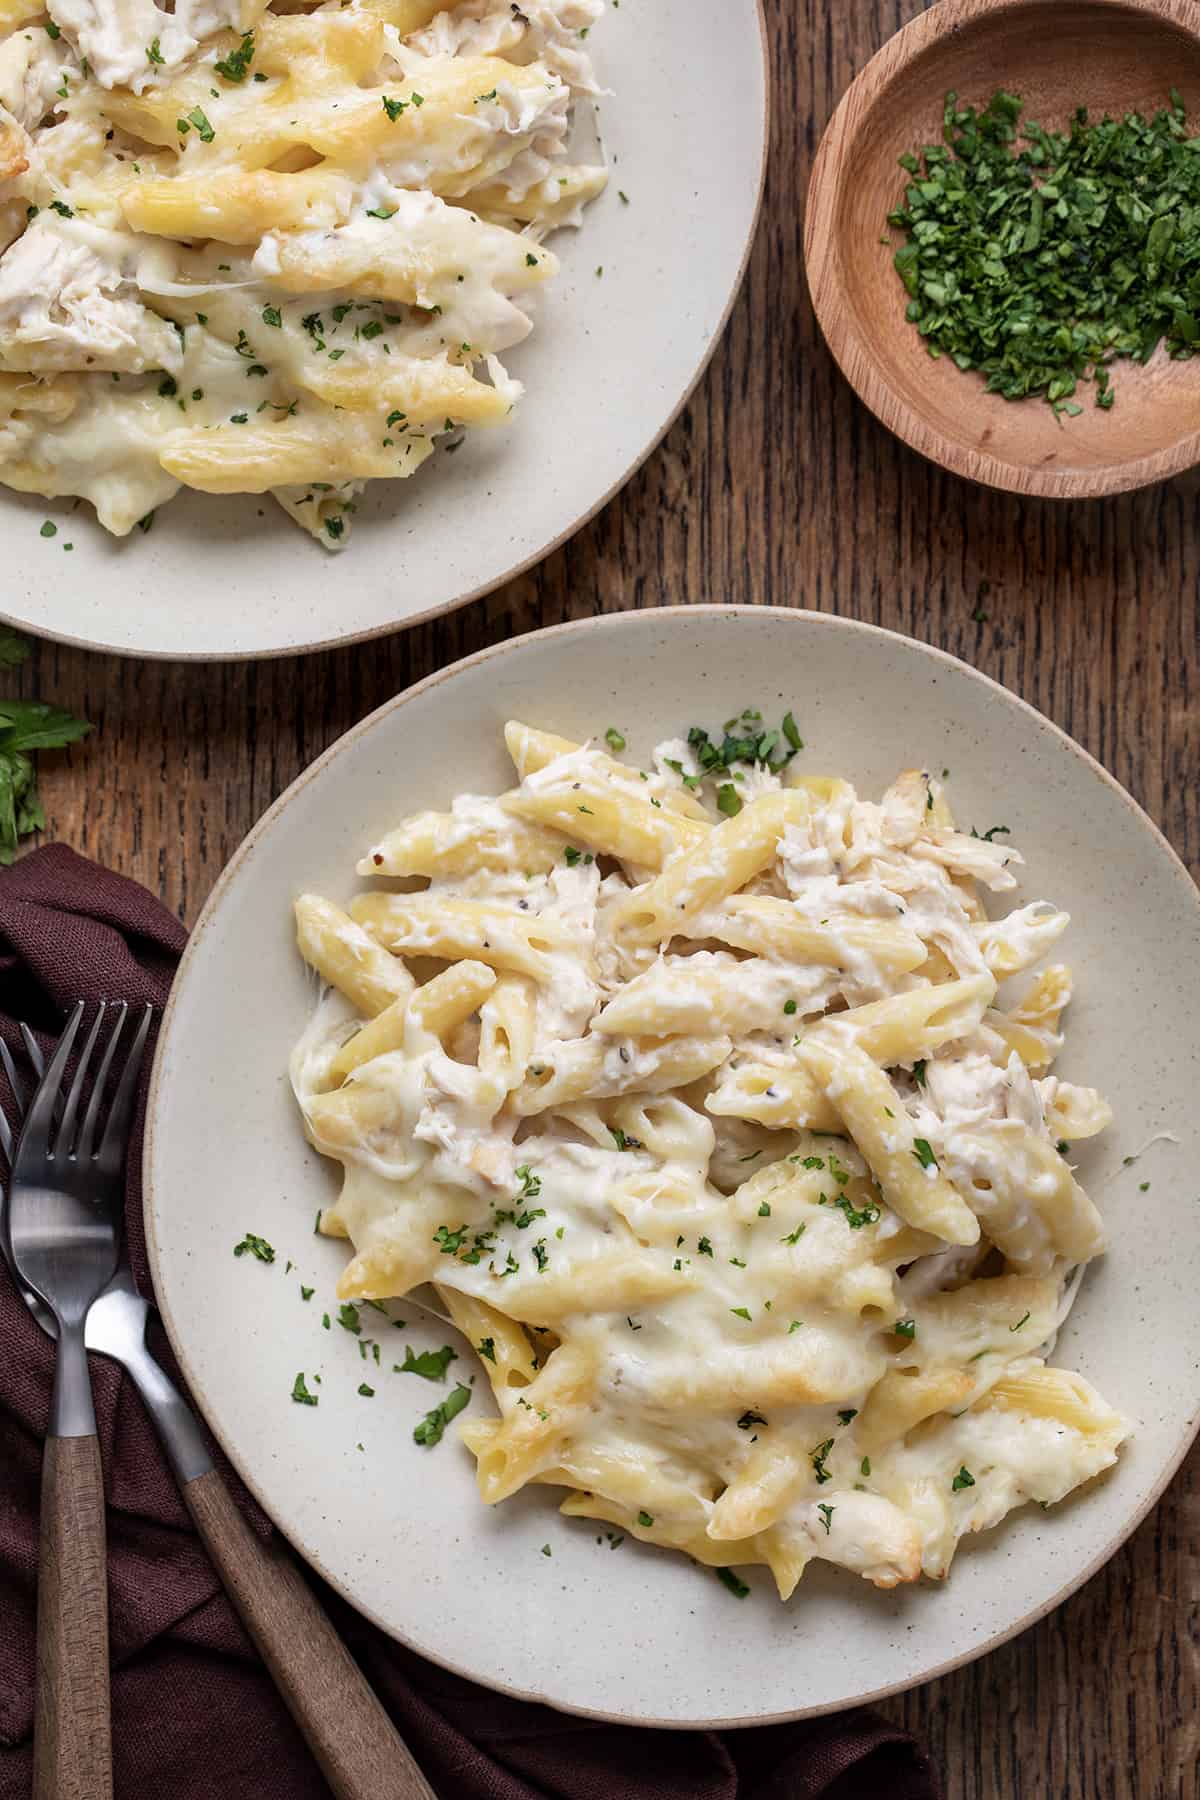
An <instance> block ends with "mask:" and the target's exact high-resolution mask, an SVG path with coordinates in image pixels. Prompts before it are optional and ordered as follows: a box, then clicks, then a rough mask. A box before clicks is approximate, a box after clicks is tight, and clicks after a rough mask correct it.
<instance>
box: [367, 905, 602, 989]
mask: <svg viewBox="0 0 1200 1800" xmlns="http://www.w3.org/2000/svg"><path fill="white" fill-rule="evenodd" d="M350 913H351V916H352V918H353V919H354V920H355V922H356V923H357V924H359V925H361V926H362V927H363V929H364V931H365V932H366V933H367V934H368V936H370V937H373V938H374V939H375V940H376V942H377V943H381V944H383V946H384V947H385V949H388V950H391V951H396V952H401V951H402V952H403V953H404V954H405V955H408V956H441V957H447V958H451V959H457V958H459V957H468V956H469V957H472V958H474V959H475V960H476V961H478V962H483V963H487V964H488V966H489V967H490V968H493V969H497V970H501V969H502V970H507V971H509V972H510V973H512V974H514V975H529V976H532V977H533V979H534V980H535V981H548V980H550V979H551V977H552V975H553V963H552V961H551V958H552V957H553V956H554V955H555V954H563V953H566V952H568V951H572V950H575V949H578V945H577V944H575V943H574V941H573V940H572V937H571V935H570V933H569V931H567V929H566V928H565V927H564V926H562V925H560V924H558V923H556V922H555V921H554V920H551V919H545V918H538V917H535V916H534V915H533V914H532V913H520V912H516V911H515V910H513V909H511V908H509V907H505V906H501V905H489V904H488V903H487V902H485V901H482V900H443V899H440V898H434V897H432V896H429V895H426V894H360V895H359V897H358V898H357V899H356V900H354V901H352V902H351V906H350Z"/></svg>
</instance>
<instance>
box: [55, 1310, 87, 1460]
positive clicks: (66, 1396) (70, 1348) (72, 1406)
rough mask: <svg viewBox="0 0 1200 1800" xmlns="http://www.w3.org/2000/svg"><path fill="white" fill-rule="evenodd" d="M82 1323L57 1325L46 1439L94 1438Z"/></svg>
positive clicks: (63, 1322)
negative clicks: (52, 1387)
mask: <svg viewBox="0 0 1200 1800" xmlns="http://www.w3.org/2000/svg"><path fill="white" fill-rule="evenodd" d="M83 1328H84V1321H83V1319H82V1318H78V1319H62V1318H60V1319H59V1321H58V1356H57V1358H56V1359H55V1364H54V1394H53V1398H52V1399H51V1402H50V1424H49V1428H48V1431H47V1435H48V1436H49V1437H95V1435H96V1411H95V1408H94V1406H93V1405H92V1384H91V1381H90V1380H89V1378H88V1366H87V1351H86V1350H85V1349H84V1342H83Z"/></svg>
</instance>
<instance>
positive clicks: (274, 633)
mask: <svg viewBox="0 0 1200 1800" xmlns="http://www.w3.org/2000/svg"><path fill="white" fill-rule="evenodd" d="M594 42H595V57H594V60H595V63H596V68H597V72H598V75H599V78H600V80H601V81H602V82H603V83H604V85H605V86H606V87H608V88H610V89H611V90H612V92H611V96H610V97H608V98H606V99H604V100H602V101H601V102H600V111H599V119H598V123H599V127H600V131H601V135H602V138H603V142H604V145H605V150H606V152H607V155H608V157H609V160H610V165H611V171H610V181H609V186H608V189H607V191H606V192H605V193H604V194H603V195H602V196H601V198H600V199H599V200H598V201H597V202H596V203H595V205H594V206H592V207H590V208H589V209H588V212H587V215H586V222H585V224H584V227H583V229H582V230H581V231H580V232H578V233H572V232H569V231H565V232H560V233H558V234H557V236H555V237H554V239H553V240H552V242H553V248H554V250H555V253H556V254H557V255H558V256H559V257H560V258H561V261H562V270H561V273H560V275H559V276H558V279H557V280H556V281H555V282H553V283H552V284H551V286H550V287H549V289H547V291H546V292H545V293H543V294H542V295H540V296H539V299H538V311H537V315H536V317H535V324H534V330H533V332H532V334H531V336H530V337H529V338H528V339H527V340H526V342H525V343H524V344H522V345H521V346H520V347H519V348H518V349H517V350H515V351H513V352H512V353H511V354H509V355H506V357H505V363H506V366H507V367H508V368H509V369H510V370H511V372H512V373H513V374H514V375H516V376H518V377H519V378H520V379H521V380H522V381H524V382H525V384H526V392H525V397H524V399H523V400H522V402H521V404H520V406H519V407H518V409H517V411H516V413H515V414H514V416H513V419H512V421H511V422H510V423H509V425H507V426H506V427H503V428H501V429H498V430H495V431H479V432H474V433H470V434H468V437H467V440H466V442H465V443H464V445H463V448H462V449H461V450H460V451H459V452H458V453H457V454H456V455H455V456H436V457H433V458H431V459H430V462H429V463H428V465H427V466H426V467H425V468H423V469H422V470H420V471H419V473H418V475H417V476H416V477H414V478H413V479H412V480H411V481H376V482H372V483H371V484H370V486H369V487H368V489H367V491H366V494H365V495H364V496H363V499H362V500H361V501H360V503H359V511H358V514H357V517H356V519H355V528H354V536H353V538H352V540H351V542H350V543H349V545H348V546H347V549H346V550H345V551H344V552H343V553H342V554H341V556H340V557H337V558H333V557H330V556H329V555H328V553H327V552H325V551H323V550H322V549H321V548H320V546H319V545H318V544H316V543H314V542H313V541H312V539H311V538H309V537H308V535H307V534H306V533H304V532H301V531H300V530H299V528H298V527H297V526H296V525H294V524H293V523H292V522H291V520H290V519H288V518H287V517H286V516H285V515H284V513H283V512H282V511H281V510H280V509H279V507H278V506H277V505H276V504H275V502H274V501H273V500H271V499H270V498H265V499H264V498H261V497H252V496H241V497H235V498H233V499H218V498H215V497H212V496H209V495H200V494H186V493H181V494H180V495H179V496H178V497H177V498H176V499H175V500H173V501H171V503H170V504H169V505H167V506H164V507H163V508H162V509H161V510H160V511H159V513H158V514H157V516H156V518H155V521H154V527H153V530H152V531H150V532H149V533H148V534H146V535H143V534H142V533H141V532H140V531H134V532H132V533H131V534H130V536H129V537H128V538H126V539H124V540H117V539H114V538H111V537H109V536H108V534H107V533H106V532H105V531H103V530H102V529H101V527H100V526H99V525H98V524H97V523H96V521H95V518H94V516H93V515H92V512H91V509H90V507H87V506H82V505H81V506H80V508H79V510H78V511H77V512H75V513H72V512H71V511H70V505H71V503H70V502H69V501H61V502H52V501H46V500H43V499H40V498H38V497H37V496H33V497H28V498H27V497H25V496H22V495H18V494H14V493H11V492H10V491H9V490H8V489H7V488H0V529H2V530H3V534H4V540H5V544H6V546H7V556H6V562H7V568H6V577H5V581H4V584H3V593H2V595H0V617H3V618H5V619H8V620H9V621H10V622H12V623H13V624H16V625H20V626H24V627H26V628H27V629H29V630H31V631H34V632H37V633H39V634H40V635H42V636H45V637H54V638H60V639H62V640H64V641H65V642H68V643H76V644H83V645H86V646H90V647H93V648H96V649H108V650H117V651H121V652H123V653H125V654H128V655H133V656H163V657H179V658H183V657H199V658H225V657H228V658H233V657H251V656H270V655H278V654H284V653H287V652H290V651H297V650H313V649H317V648H320V647H322V646H325V645H330V644H335V643H346V642H350V641H352V640H354V639H356V638H364V637H370V636H372V635H374V634H378V633H381V632H385V631H391V630H394V629H395V628H396V627H397V626H399V625H405V624H411V623H413V622H414V621H416V620H417V619H422V618H428V617H430V616H432V615H433V614H435V613H440V612H446V611H449V610H450V609H451V608H453V607H455V606H458V605H461V604H462V603H463V602H464V601H467V600H471V599H474V598H476V597H477V596H478V595H480V594H483V593H486V592H487V591H488V590H489V589H490V588H493V587H496V586H498V585H499V584H500V583H501V582H502V581H506V580H508V578H509V577H510V576H513V575H516V574H517V573H519V571H520V570H521V569H523V568H526V567H528V565H529V564H531V563H533V562H536V561H537V560H538V559H539V558H541V557H543V556H545V555H546V553H547V552H548V551H549V550H551V549H553V548H554V546H555V545H557V544H558V543H560V542H561V541H562V540H563V539H564V538H566V537H568V536H569V535H570V534H571V533H572V532H573V531H576V530H577V529H578V528H579V526H580V525H582V524H583V523H584V521H585V520H587V519H589V518H590V517H591V516H592V514H593V513H595V512H597V511H598V510H599V509H600V507H601V506H603V505H604V503H605V501H606V500H609V499H610V498H611V497H612V495H613V494H614V493H615V492H616V490H617V489H618V488H619V487H620V486H621V485H622V483H623V482H625V481H627V480H628V478H629V477H630V475H632V473H633V472H634V470H635V469H636V468H637V467H638V465H639V464H640V463H641V462H642V461H643V459H644V458H645V457H646V456H647V455H648V454H649V452H650V451H651V450H652V449H653V448H654V446H655V444H657V443H658V441H659V439H660V438H661V437H662V436H663V434H664V432H665V431H666V430H667V428H668V426H669V425H670V424H671V422H672V420H673V419H674V418H675V415H676V414H677V413H678V411H679V409H680V408H681V406H682V405H683V403H684V401H685V400H686V399H687V397H688V395H689V394H690V392H691V390H692V388H693V387H694V385H695V383H696V381H697V380H698V379H699V376H700V374H701V372H702V371H703V369H704V367H705V364H706V363H707V361H708V358H709V356H710V354H711V353H712V350H713V348H714V346H715V344H716V341H717V339H718V337H719V335H720V332H721V329H722V327H723V325H724V323H725V319H726V316H727V314H728V312H729V308H730V306H731V305H732V302H733V298H734V295H735V294H736V292H737V289H738V286H739V283H740V281H741V277H742V272H743V270H744V268H745V263H746V258H747V256H748V254H749V249H750V242H751V238H752V236H753V232H754V224H755V220H756V218H757V214H758V203H759V197H760V193H761V188H762V179H763V170H764V164H765V158H766V144H767V66H766V50H765V37H764V29H763V22H762V14H761V8H760V3H759V0H654V4H653V5H644V4H627V5H626V6H623V7H618V8H615V9H614V8H613V7H611V6H610V7H609V8H608V10H607V12H606V13H605V15H604V18H603V19H602V21H601V23H600V25H599V26H598V27H597V28H596V31H595V39H594ZM622 193H624V194H625V195H627V196H628V199H627V201H623V200H622V199H621V194H622ZM598 268H602V269H603V271H604V273H603V276H602V277H597V274H596V270H597V269H598ZM46 518H51V519H55V520H57V522H58V525H59V532H58V536H57V537H56V538H53V539H43V538H41V537H40V536H39V526H40V524H41V522H42V521H43V520H44V519H46ZM68 541H69V542H71V543H72V544H73V545H74V549H73V551H72V553H71V555H69V556H64V555H63V551H62V546H63V544H64V542H68Z"/></svg>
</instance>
